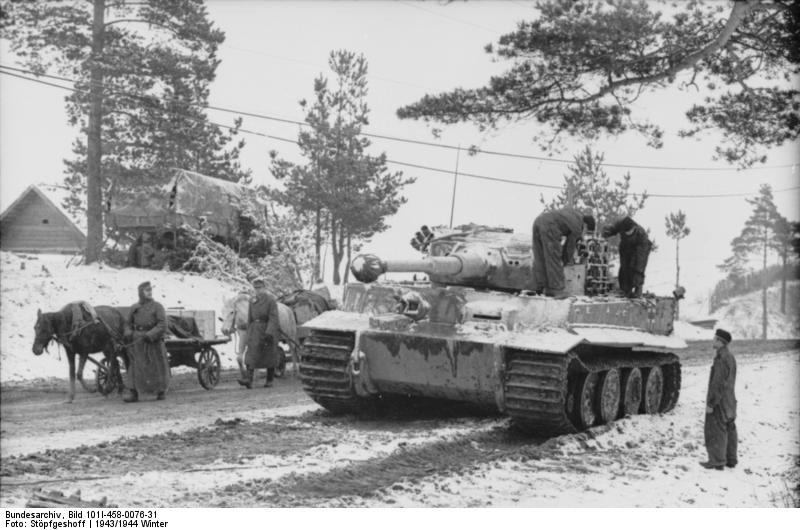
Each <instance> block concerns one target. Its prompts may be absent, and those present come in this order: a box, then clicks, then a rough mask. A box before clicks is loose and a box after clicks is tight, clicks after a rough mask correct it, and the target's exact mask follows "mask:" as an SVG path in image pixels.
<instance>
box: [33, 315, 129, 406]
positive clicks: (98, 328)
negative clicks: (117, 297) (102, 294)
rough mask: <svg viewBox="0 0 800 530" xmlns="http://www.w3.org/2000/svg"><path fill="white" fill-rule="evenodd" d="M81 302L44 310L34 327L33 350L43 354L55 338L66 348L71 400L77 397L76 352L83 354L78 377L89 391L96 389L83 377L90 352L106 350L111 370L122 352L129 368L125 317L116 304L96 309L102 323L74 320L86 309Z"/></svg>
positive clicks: (105, 353)
mask: <svg viewBox="0 0 800 530" xmlns="http://www.w3.org/2000/svg"><path fill="white" fill-rule="evenodd" d="M76 304H81V305H82V303H78V302H73V303H71V304H67V305H66V306H64V307H63V308H62V309H61V310H59V311H55V312H52V313H43V312H42V310H41V309H39V310H38V312H37V315H36V325H35V326H34V332H35V338H34V340H33V348H32V349H33V353H34V354H35V355H41V354H42V352H44V351H46V350H47V347H48V346H49V344H50V342H51V341H53V340H55V341H56V342H57V343H58V344H61V345H62V346H63V347H64V350H65V351H66V352H67V361H68V363H69V395H68V399H67V403H72V401H73V400H74V399H75V378H76V372H75V354H78V355H79V356H80V358H79V364H78V371H77V378H78V380H79V381H80V383H81V386H83V388H84V389H85V390H86V391H87V392H94V391H95V390H93V389H91V388H89V387H87V386H86V383H85V382H84V380H83V367H84V365H85V364H86V360H87V358H88V356H89V354H90V353H97V352H103V354H104V355H105V358H106V360H107V366H108V368H109V369H112V368H113V367H115V366H117V365H116V363H117V355H121V356H122V357H123V359H124V362H125V366H126V368H127V365H128V361H127V356H126V354H125V350H124V348H122V340H123V337H124V336H125V317H124V316H123V313H122V312H121V311H120V310H119V309H117V308H114V307H109V306H103V305H101V306H96V307H94V311H95V313H96V315H97V318H98V320H99V321H98V322H95V321H94V320H89V321H87V322H84V321H83V320H82V319H81V321H80V322H77V321H76V322H75V326H73V322H74V321H75V320H76V318H80V315H81V312H82V309H81V305H78V307H77V309H76Z"/></svg>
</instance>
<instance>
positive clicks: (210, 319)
mask: <svg viewBox="0 0 800 530" xmlns="http://www.w3.org/2000/svg"><path fill="white" fill-rule="evenodd" d="M120 309H121V308H120ZM214 326H215V324H214V311H204V310H186V309H182V308H176V309H172V308H170V309H168V310H167V333H166V336H165V337H164V343H165V344H166V347H167V357H168V360H169V366H170V368H173V367H176V366H188V367H190V368H194V369H196V370H197V380H198V382H199V383H200V385H201V386H202V387H203V388H205V389H206V390H211V389H212V388H214V387H215V386H217V383H219V378H220V372H221V362H220V358H219V352H217V350H216V349H215V348H214V346H217V345H219V344H224V343H226V342H228V341H229V340H230V339H229V338H228V337H224V336H222V337H218V336H216V334H215V328H214ZM88 360H89V361H91V362H92V363H94V364H95V366H96V370H95V382H96V384H97V390H98V391H99V392H100V393H101V394H103V395H108V394H110V393H111V392H113V391H114V390H115V389H117V388H121V385H122V375H121V372H120V368H119V363H118V362H117V360H116V358H114V359H112V360H111V361H109V359H108V358H104V359H102V360H100V361H99V362H98V361H95V360H94V359H92V358H91V357H89V358H88Z"/></svg>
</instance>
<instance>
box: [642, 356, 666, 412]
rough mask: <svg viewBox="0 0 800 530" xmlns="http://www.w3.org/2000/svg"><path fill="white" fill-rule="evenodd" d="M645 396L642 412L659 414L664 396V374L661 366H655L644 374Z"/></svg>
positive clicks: (643, 397)
mask: <svg viewBox="0 0 800 530" xmlns="http://www.w3.org/2000/svg"><path fill="white" fill-rule="evenodd" d="M643 394H644V395H643V396H642V409H641V410H642V412H644V413H645V414H658V413H659V412H660V411H661V399H662V398H663V396H664V374H663V372H662V371H661V367H660V366H653V367H652V368H650V369H649V370H647V373H645V374H644V392H643Z"/></svg>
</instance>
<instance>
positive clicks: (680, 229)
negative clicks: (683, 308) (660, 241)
mask: <svg viewBox="0 0 800 530" xmlns="http://www.w3.org/2000/svg"><path fill="white" fill-rule="evenodd" d="M664 222H665V224H666V229H667V236H668V237H671V238H672V239H674V240H675V288H676V289H677V288H678V287H680V283H681V260H680V256H681V239H683V238H684V237H686V236H688V235H689V233H690V232H691V229H690V228H689V227H688V226H686V214H685V213H683V211H682V210H678V212H677V213H670V214H669V215H668V216H666V217H665V218H664ZM675 316H676V317H677V316H678V311H676V312H675Z"/></svg>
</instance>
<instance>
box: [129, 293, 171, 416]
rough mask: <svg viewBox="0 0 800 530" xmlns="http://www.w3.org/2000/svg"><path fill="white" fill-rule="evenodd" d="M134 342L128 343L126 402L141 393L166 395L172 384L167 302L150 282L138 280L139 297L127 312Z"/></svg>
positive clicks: (135, 399)
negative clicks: (156, 294)
mask: <svg viewBox="0 0 800 530" xmlns="http://www.w3.org/2000/svg"><path fill="white" fill-rule="evenodd" d="M128 326H129V331H130V332H131V333H132V338H133V342H132V343H131V344H130V346H129V347H128V357H129V359H130V366H129V367H128V369H127V370H126V371H125V379H126V381H125V388H126V390H127V392H128V393H127V395H126V396H125V397H124V398H123V400H124V401H125V402H126V403H130V402H133V401H138V400H139V394H140V393H142V392H145V393H154V394H156V399H164V396H165V393H166V391H167V385H168V384H169V376H170V373H169V361H168V360H167V347H166V345H165V344H164V334H165V333H166V332H167V314H166V312H165V311H164V306H162V305H161V304H159V303H158V302H156V301H155V300H153V286H152V285H150V282H144V283H141V284H139V301H138V302H137V303H135V304H133V306H131V313H130V315H129V316H128Z"/></svg>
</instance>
